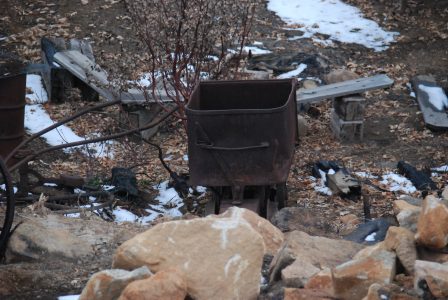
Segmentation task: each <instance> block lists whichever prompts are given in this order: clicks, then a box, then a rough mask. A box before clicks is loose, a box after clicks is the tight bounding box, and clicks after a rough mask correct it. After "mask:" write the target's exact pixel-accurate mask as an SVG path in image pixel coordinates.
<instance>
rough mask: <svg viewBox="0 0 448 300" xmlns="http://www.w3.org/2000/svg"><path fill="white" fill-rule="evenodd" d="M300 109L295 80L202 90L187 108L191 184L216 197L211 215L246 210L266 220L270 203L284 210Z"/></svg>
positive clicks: (211, 84) (204, 85)
mask: <svg viewBox="0 0 448 300" xmlns="http://www.w3.org/2000/svg"><path fill="white" fill-rule="evenodd" d="M296 107H297V106H296V81H295V80H289V79H288V80H250V81H204V82H201V83H199V84H198V86H197V87H196V88H195V90H194V91H193V93H192V96H191V99H190V101H189V103H188V105H187V108H186V115H187V119H188V129H187V133H188V153H189V167H190V183H191V184H192V185H202V186H207V187H211V189H212V190H213V191H214V197H213V199H212V201H209V203H210V204H209V205H208V212H209V213H213V212H214V213H219V212H220V209H221V206H226V204H227V205H228V206H229V205H242V206H245V207H249V208H251V209H253V210H256V211H258V213H259V214H260V215H261V216H263V217H267V215H268V212H267V211H268V206H269V200H271V201H275V200H276V201H277V205H278V207H279V208H281V207H283V206H284V205H285V201H286V197H287V192H286V180H287V178H288V173H289V169H290V166H291V162H292V159H293V155H294V149H295V141H296V136H297V113H296ZM251 193H252V196H253V197H252V203H255V206H253V204H252V207H251V205H248V204H249V203H250V202H251V201H249V199H248V197H246V195H248V194H249V198H250V194H251ZM229 195H231V196H230V198H231V199H230V200H229V199H227V200H228V201H227V203H226V202H225V201H224V200H225V199H224V198H225V196H229ZM255 200H256V201H255Z"/></svg>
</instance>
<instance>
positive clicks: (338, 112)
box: [331, 95, 365, 142]
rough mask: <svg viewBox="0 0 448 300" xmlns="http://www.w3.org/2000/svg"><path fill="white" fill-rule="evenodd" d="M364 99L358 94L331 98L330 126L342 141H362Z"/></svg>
mask: <svg viewBox="0 0 448 300" xmlns="http://www.w3.org/2000/svg"><path fill="white" fill-rule="evenodd" d="M364 109H365V99H364V98H363V97H362V96H360V95H349V96H346V97H338V98H336V99H334V100H333V109H332V111H331V128H332V130H333V133H334V135H335V136H336V137H337V138H338V139H339V140H341V141H343V142H356V141H362V139H363V135H364Z"/></svg>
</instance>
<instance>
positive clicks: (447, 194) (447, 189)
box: [442, 185, 448, 201]
mask: <svg viewBox="0 0 448 300" xmlns="http://www.w3.org/2000/svg"><path fill="white" fill-rule="evenodd" d="M442 199H443V200H445V201H448V185H447V186H446V187H445V188H444V189H443V191H442Z"/></svg>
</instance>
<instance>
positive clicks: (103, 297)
mask: <svg viewBox="0 0 448 300" xmlns="http://www.w3.org/2000/svg"><path fill="white" fill-rule="evenodd" d="M151 275H152V273H151V272H150V271H149V269H148V268H147V267H146V266H143V267H141V268H138V269H136V270H134V271H132V272H129V271H126V270H119V269H113V270H104V271H101V272H98V273H96V274H94V275H93V276H92V277H91V278H90V279H89V281H88V282H87V285H86V286H85V288H84V289H83V290H82V293H81V296H80V297H79V300H112V299H118V297H120V294H121V292H123V290H124V289H125V287H126V286H127V285H128V284H129V283H131V282H132V281H135V280H140V279H145V278H148V277H150V276H151Z"/></svg>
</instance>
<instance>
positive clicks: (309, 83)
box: [302, 79, 318, 89]
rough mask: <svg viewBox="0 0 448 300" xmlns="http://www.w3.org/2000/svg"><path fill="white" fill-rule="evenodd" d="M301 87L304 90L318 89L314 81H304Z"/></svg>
mask: <svg viewBox="0 0 448 300" xmlns="http://www.w3.org/2000/svg"><path fill="white" fill-rule="evenodd" d="M302 87H303V88H304V89H315V88H317V87H318V85H317V82H316V81H314V80H310V79H305V80H304V81H303V82H302Z"/></svg>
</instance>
